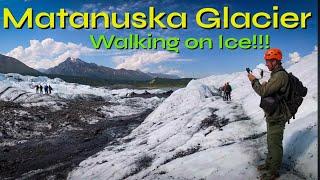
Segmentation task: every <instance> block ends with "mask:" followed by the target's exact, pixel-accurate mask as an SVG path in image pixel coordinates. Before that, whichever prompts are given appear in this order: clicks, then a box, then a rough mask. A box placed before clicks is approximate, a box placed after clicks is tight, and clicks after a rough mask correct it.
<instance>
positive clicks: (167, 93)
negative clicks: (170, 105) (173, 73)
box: [123, 90, 173, 98]
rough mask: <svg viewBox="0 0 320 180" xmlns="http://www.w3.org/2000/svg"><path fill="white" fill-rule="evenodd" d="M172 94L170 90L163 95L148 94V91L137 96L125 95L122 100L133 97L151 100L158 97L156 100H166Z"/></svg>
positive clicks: (133, 94) (132, 93) (132, 94)
mask: <svg viewBox="0 0 320 180" xmlns="http://www.w3.org/2000/svg"><path fill="white" fill-rule="evenodd" d="M172 93H173V91H172V90H169V91H166V92H163V93H155V94H152V93H149V92H148V91H145V92H144V93H142V94H137V93H135V92H131V93H127V94H126V96H125V97H123V98H134V97H141V98H152V97H158V98H167V97H169V96H170V95H171V94H172Z"/></svg>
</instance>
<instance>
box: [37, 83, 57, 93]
mask: <svg viewBox="0 0 320 180" xmlns="http://www.w3.org/2000/svg"><path fill="white" fill-rule="evenodd" d="M35 88H36V93H40V94H43V90H44V94H51V92H52V90H53V88H52V87H51V86H50V85H47V84H46V85H45V86H44V87H43V86H42V85H41V84H37V85H35Z"/></svg>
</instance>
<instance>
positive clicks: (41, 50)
mask: <svg viewBox="0 0 320 180" xmlns="http://www.w3.org/2000/svg"><path fill="white" fill-rule="evenodd" d="M97 52H98V50H95V49H92V48H88V47H86V46H83V45H82V44H75V43H71V42H68V43H64V42H58V41H55V40H54V39H51V38H47V39H44V40H42V41H39V40H30V45H29V46H28V47H23V46H18V47H16V48H14V49H12V50H11V51H10V52H8V53H6V55H7V56H11V57H14V58H16V59H18V60H20V61H22V62H23V63H25V64H26V65H28V66H30V67H32V68H35V69H39V68H44V69H47V68H51V67H54V66H56V65H58V64H59V63H61V62H63V61H64V60H66V59H67V58H68V57H74V58H79V57H80V55H90V54H96V53H97Z"/></svg>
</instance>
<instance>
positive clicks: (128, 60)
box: [113, 51, 179, 70]
mask: <svg viewBox="0 0 320 180" xmlns="http://www.w3.org/2000/svg"><path fill="white" fill-rule="evenodd" d="M178 58H179V56H178V54H176V53H170V52H167V51H138V52H136V53H134V54H132V55H131V56H115V57H113V61H114V62H115V63H116V64H117V66H116V68H117V69H121V68H124V69H131V70H137V69H140V70H145V69H148V66H149V65H152V64H159V63H162V62H166V61H174V60H177V59H178Z"/></svg>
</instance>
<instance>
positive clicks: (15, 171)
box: [0, 98, 152, 179]
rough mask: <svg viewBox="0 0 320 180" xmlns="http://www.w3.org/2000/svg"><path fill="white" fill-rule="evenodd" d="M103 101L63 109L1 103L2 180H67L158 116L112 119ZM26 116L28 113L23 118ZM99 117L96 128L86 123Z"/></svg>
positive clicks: (67, 104) (82, 102)
mask: <svg viewBox="0 0 320 180" xmlns="http://www.w3.org/2000/svg"><path fill="white" fill-rule="evenodd" d="M112 105H113V104H111V103H109V102H106V101H105V100H103V99H99V98H98V99H85V100H83V99H81V100H72V101H68V102H65V105H62V107H63V108H61V110H57V111H53V110H50V108H47V107H30V108H29V107H22V106H21V105H20V104H18V103H12V102H3V101H0V144H1V146H0V179H17V178H18V179H20V178H21V179H66V178H67V175H68V173H69V172H70V171H71V170H72V169H73V168H74V167H76V166H78V164H79V163H80V162H81V161H83V160H85V159H87V158H88V157H90V156H92V155H94V154H96V153H97V152H99V151H101V150H103V149H104V148H105V147H107V146H109V145H112V144H117V143H118V142H117V139H118V138H121V137H124V136H126V135H128V134H129V133H130V132H131V131H132V130H133V129H134V128H136V127H137V126H138V125H140V124H141V122H142V121H143V120H144V119H145V118H146V117H147V116H148V115H149V114H150V113H151V112H152V109H146V110H145V111H144V112H141V113H140V114H136V115H131V116H126V117H116V118H113V119H108V118H106V117H105V115H104V114H103V113H102V112H101V109H100V108H99V107H101V106H112ZM21 111H22V113H21ZM87 118H94V119H97V120H99V121H98V122H97V123H96V124H89V123H86V122H84V121H81V120H80V119H87Z"/></svg>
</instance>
